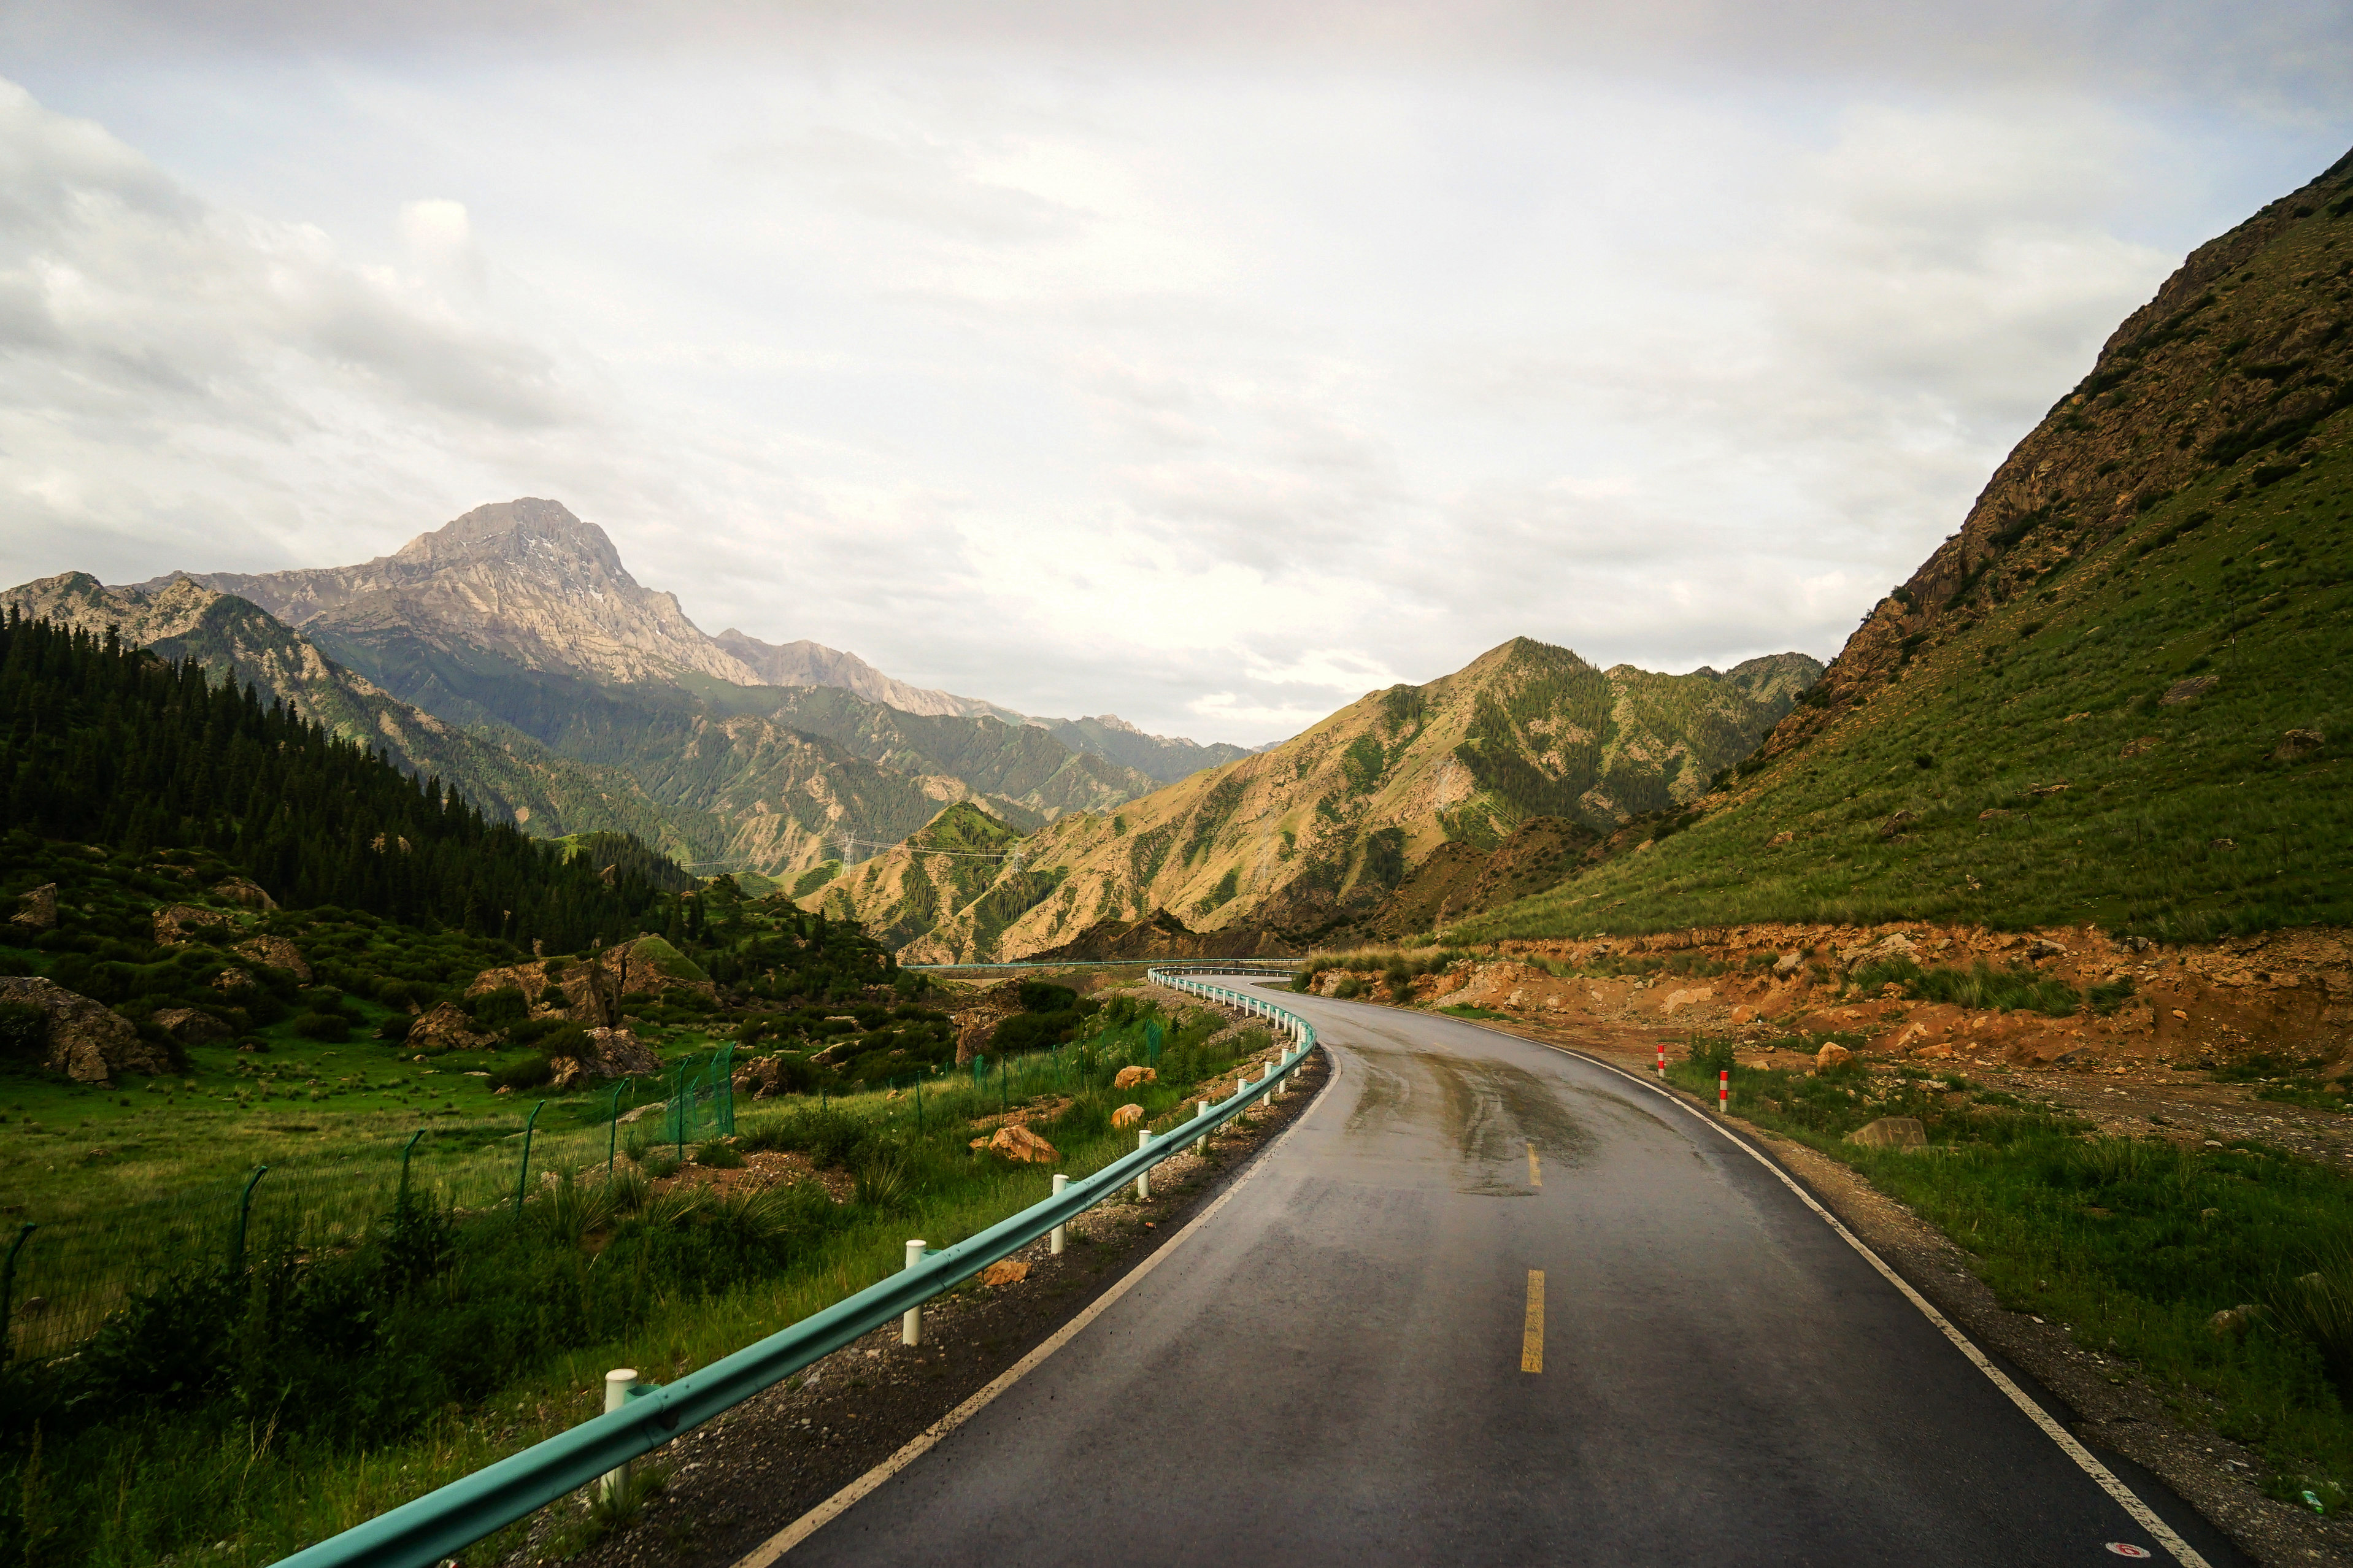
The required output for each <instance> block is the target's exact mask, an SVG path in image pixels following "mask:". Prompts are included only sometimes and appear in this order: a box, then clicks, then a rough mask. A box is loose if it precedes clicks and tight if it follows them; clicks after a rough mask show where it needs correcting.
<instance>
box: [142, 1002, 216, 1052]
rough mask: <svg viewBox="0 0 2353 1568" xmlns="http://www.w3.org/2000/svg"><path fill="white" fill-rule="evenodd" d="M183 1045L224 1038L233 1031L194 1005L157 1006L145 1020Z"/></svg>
mask: <svg viewBox="0 0 2353 1568" xmlns="http://www.w3.org/2000/svg"><path fill="white" fill-rule="evenodd" d="M147 1021H148V1022H149V1023H151V1024H153V1025H154V1026H156V1027H157V1028H159V1029H161V1030H163V1031H164V1033H165V1034H167V1035H169V1036H171V1037H173V1038H174V1039H175V1040H177V1041H179V1042H180V1043H181V1044H182V1045H184V1046H197V1045H202V1044H203V1043H204V1042H205V1041H206V1040H225V1039H227V1038H228V1037H229V1036H230V1035H231V1034H232V1033H233V1032H234V1031H232V1030H231V1029H230V1028H229V1026H227V1024H224V1023H222V1022H221V1021H220V1020H219V1019H218V1018H216V1017H214V1016H212V1015H211V1014H210V1013H205V1012H199V1011H198V1010H197V1009H195V1008H194V1007H158V1008H157V1009H156V1010H155V1014H154V1016H153V1017H151V1018H149V1019H148V1020H147Z"/></svg>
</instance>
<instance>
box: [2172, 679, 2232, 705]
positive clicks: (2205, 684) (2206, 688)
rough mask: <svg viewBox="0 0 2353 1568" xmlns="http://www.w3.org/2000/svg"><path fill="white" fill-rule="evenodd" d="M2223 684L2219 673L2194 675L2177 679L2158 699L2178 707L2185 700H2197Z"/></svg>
mask: <svg viewBox="0 0 2353 1568" xmlns="http://www.w3.org/2000/svg"><path fill="white" fill-rule="evenodd" d="M2221 684H2222V678H2221V676H2219V675H2193V676H2191V677H2190V678H2189V679H2187V680H2177V681H2175V682H2174V683H2173V684H2172V685H2171V686H2168V687H2167V688H2166V689H2165V695H2164V696H2162V697H2160V698H2158V702H2160V703H2162V704H2163V705H2164V706H2166V707H2168V708H2178V707H2179V706H2180V705H2181V704H2182V703H2184V702H2195V701H2197V700H2199V699H2200V697H2203V696H2205V695H2206V694H2207V693H2208V692H2210V691H2211V690H2213V689H2215V688H2216V687H2218V686H2220V685H2221Z"/></svg>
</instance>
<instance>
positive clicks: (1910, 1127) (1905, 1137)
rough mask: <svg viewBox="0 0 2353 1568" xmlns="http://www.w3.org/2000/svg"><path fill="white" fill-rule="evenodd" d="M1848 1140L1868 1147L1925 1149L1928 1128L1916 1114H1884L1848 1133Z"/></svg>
mask: <svg viewBox="0 0 2353 1568" xmlns="http://www.w3.org/2000/svg"><path fill="white" fill-rule="evenodd" d="M1846 1141H1847V1142H1850V1143H1860V1144H1862V1146H1863V1147H1864V1148H1866V1149H1925V1148H1926V1147H1927V1146H1928V1130H1927V1129H1926V1128H1925V1127H1923V1126H1921V1125H1920V1119H1919V1118H1918V1117H1916V1116H1883V1117H1881V1118H1880V1119H1879V1120H1878V1121H1873V1122H1867V1123H1865V1124H1864V1125H1862V1126H1861V1127H1858V1128H1856V1129H1855V1130H1854V1131H1852V1132H1850V1133H1848V1134H1847V1135H1846Z"/></svg>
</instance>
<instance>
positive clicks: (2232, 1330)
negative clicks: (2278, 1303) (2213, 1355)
mask: <svg viewBox="0 0 2353 1568" xmlns="http://www.w3.org/2000/svg"><path fill="white" fill-rule="evenodd" d="M2262 1316H2263V1309H2262V1308H2261V1307H2259V1306H2257V1305H2255V1304H2254V1303H2253V1302H2252V1301H2246V1302H2242V1303H2241V1304H2240V1305H2238V1306H2236V1307H2225V1308H2223V1309H2222V1310H2221V1311H2219V1312H2217V1313H2215V1314H2214V1315H2213V1316H2212V1317H2211V1318H2209V1319H2207V1320H2206V1327H2207V1330H2208V1331H2210V1332H2211V1333H2212V1334H2213V1336H2214V1337H2215V1338H2216V1339H2218V1340H2235V1339H2237V1338H2239V1337H2240V1336H2241V1335H2242V1334H2244V1333H2245V1332H2246V1331H2248V1330H2249V1329H2252V1328H2253V1327H2254V1326H2255V1321H2256V1320H2257V1319H2259V1318H2261V1317H2262Z"/></svg>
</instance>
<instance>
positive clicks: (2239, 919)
mask: <svg viewBox="0 0 2353 1568" xmlns="http://www.w3.org/2000/svg"><path fill="white" fill-rule="evenodd" d="M2338 423H2339V424H2340V425H2341V424H2344V423H2345V421H2344V420H2343V419H2342V418H2341V417H2340V419H2339V421H2338ZM2331 428H2332V429H2334V428H2335V426H2332V427H2331ZM2342 438H2343V437H2342V436H2341V435H2340V436H2338V437H2337V439H2339V440H2341V439H2342ZM2245 479H2246V476H2245V475H2244V474H2242V473H2240V472H2237V471H2235V470H2223V471H2221V472H2219V473H2211V474H2209V475H2208V476H2207V477H2206V478H2205V479H2200V481H2198V482H2196V483H2194V484H2192V485H2190V486H2189V487H2188V488H2186V489H2183V490H2182V491H2181V493H2179V494H2178V495H2176V496H2174V497H2173V498H2172V499H2171V500H2168V501H2166V502H2164V503H2163V504H2162V505H2160V506H2158V507H2157V508H2156V509H2155V510H2152V511H2151V512H2150V513H2149V514H2148V515H2147V518H2146V519H2144V520H2143V521H2141V523H2140V524H2139V525H2138V527H2137V530H2134V531H2126V532H2125V533H2122V534H2119V535H2116V536H2114V537H2111V538H2109V539H2108V540H2106V541H2105V542H2102V543H2099V544H2097V545H2096V546H2091V547H2087V548H2086V549H2085V550H2084V552H2082V553H2081V554H2080V555H2078V556H2076V557H2074V558H2072V559H2068V560H2065V561H2063V563H2061V564H2060V565H2059V567H2058V568H2057V569H2056V571H2055V574H2052V575H2051V576H2050V577H2048V578H2047V579H2045V580H2043V581H2042V583H2041V584H2039V585H2037V586H2033V587H2031V589H2030V590H2029V591H2026V592H2022V593H2021V595H2019V596H2017V597H2015V598H2012V599H2011V600H2010V602H2008V603H2007V604H2003V605H1996V606H1993V607H1991V608H1989V609H1988V610H1986V611H1985V612H1984V614H1983V616H1982V618H1981V619H1978V618H1973V617H1968V616H1964V617H1957V618H1955V619H1952V620H1948V622H1947V623H1946V625H1945V626H1944V629H1943V630H1942V631H1940V632H1939V633H1938V634H1937V639H1940V640H1932V641H1931V642H1930V643H1929V644H1928V645H1927V646H1926V647H1923V648H1921V649H1920V650H1919V651H1918V653H1917V655H1916V657H1915V658H1914V659H1913V660H1912V662H1910V663H1909V664H1907V665H1906V666H1905V667H1904V668H1903V669H1902V672H1901V674H1900V675H1899V676H1898V677H1897V678H1896V679H1894V682H1893V683H1892V684H1890V685H1887V686H1885V687H1883V688H1881V689H1879V690H1878V691H1877V693H1876V694H1875V695H1874V696H1873V698H1872V700H1871V701H1870V703H1869V704H1868V705H1867V706H1865V707H1862V708H1857V709H1853V710H1849V711H1848V712H1846V713H1845V714H1844V715H1843V716H1841V718H1840V719H1839V720H1838V721H1836V722H1835V724H1834V725H1833V726H1832V727H1831V728H1830V729H1829V730H1827V731H1824V732H1822V733H1821V734H1819V735H1817V736H1816V737H1815V738H1814V739H1813V740H1812V741H1811V742H1809V743H1808V744H1806V745H1804V746H1801V747H1799V748H1798V749H1796V750H1795V751H1792V752H1788V753H1785V754H1784V755H1782V756H1781V757H1779V758H1777V759H1775V760H1774V761H1773V762H1771V763H1767V764H1765V765H1764V766H1763V767H1762V768H1761V770H1759V771H1757V773H1755V774H1754V775H1753V776H1752V777H1750V778H1747V779H1745V780H1742V781H1739V782H1737V783H1736V784H1732V785H1731V786H1730V790H1731V792H1732V795H1726V796H1717V797H1715V799H1714V801H1713V803H1712V805H1711V808H1710V810H1709V813H1708V815H1706V816H1704V818H1702V819H1701V820H1699V821H1697V822H1696V823H1694V824H1693V825H1691V826H1687V827H1685V828H1683V830H1682V831H1680V832H1676V833H1673V834H1672V835H1671V836H1667V837H1660V838H1659V839H1658V840H1657V841H1656V842H1654V843H1652V844H1651V847H1649V848H1648V849H1647V850H1646V851H1645V852H1643V853H1641V854H1639V855H1635V854H1623V855H1620V856H1618V857H1616V858H1613V859H1611V860H1609V861H1608V862H1606V863H1604V864H1603V865H1601V866H1599V867H1598V868H1594V869H1592V870H1590V871H1588V872H1586V873H1585V874H1583V875H1581V876H1578V877H1577V878H1575V879H1571V880H1568V881H1566V882H1564V883H1562V884H1561V885H1559V886H1558V887H1556V888H1554V889H1550V890H1548V891H1546V892H1544V893H1540V894H1537V895H1535V896H1534V897H1532V898H1529V899H1526V900H1522V901H1520V902H1518V903H1515V904H1511V905H1507V906H1504V908H1501V909H1499V910H1493V911H1492V912H1490V913H1487V914H1483V915H1479V916H1474V917H1472V918H1471V919H1468V920H1466V921H1462V922H1461V924H1459V925H1457V926H1455V927H1454V928H1452V929H1451V930H1450V931H1447V932H1446V933H1444V934H1445V935H1446V937H1447V939H1448V940H1450V941H1453V942H1487V941H1493V940H1498V939H1505V938H1533V937H1548V936H1550V937H1557V936H1574V935H1597V934H1601V933H1604V932H1641V931H1664V930H1674V929H1682V928H1686V927H1690V926H1694V925H1703V924H1704V925H1716V926H1721V925H1730V924H1736V923H1741V922H1748V921H1818V922H1826V923H1872V922H1884V921H1896V920H1936V921H1954V922H1962V923H1975V924H1980V925H1984V926H1988V927H1993V928H1997V929H2004V930H2017V929H2028V928H2034V927H2041V926H2051V925H2063V924H2086V923H2091V924H2097V925H2099V926H2101V927H2103V928H2105V929H2107V930H2110V931H2117V932H2120V933H2121V932H2133V933H2139V934H2145V935H2147V936H2151V937H2155V938H2158V939H2160V940H2166V941H2201V940H2211V939H2216V938H2220V937H2223V936H2227V935H2230V934H2232V933H2238V932H2247V931H2262V930H2268V929H2273V928H2275V927H2279V926H2291V925H2304V924H2312V923H2353V764H2348V763H2346V762H2345V761H2343V758H2344V754H2345V751H2346V748H2347V747H2348V745H2353V679H2348V673H2353V526H2348V517H2353V453H2348V451H2347V450H2346V449H2345V447H2342V446H2341V445H2339V446H2331V447H2327V449H2325V450H2323V451H2321V452H2320V453H2319V454H2318V455H2317V456H2316V459H2315V460H2314V461H2313V463H2312V464H2311V466H2310V467H2309V468H2306V469H2305V470H2304V471H2303V472H2301V473H2300V474H2298V475H2296V476H2295V477H2294V478H2292V479H2284V480H2282V481H2280V482H2278V483H2275V484H2273V485H2270V486H2265V487H2252V486H2249V485H2248V484H2247V483H2246V482H2245ZM2200 510H2205V511H2211V513H2212V516H2211V518H2210V519H2209V520H2208V521H2205V522H2204V523H2203V524H2202V525H2201V526H2200V527H2198V528H2197V529H2195V530H2194V531H2188V532H2184V533H2181V534H2179V535H2178V536H2176V537H2175V538H2174V539H2173V540H2172V541H2171V542H2168V543H2166V544H2164V545H2163V546H2161V547H2159V548H2157V549H2154V550H2152V551H2151V552H2149V553H2148V554H2147V555H2145V556H2144V555H2137V554H2136V553H2135V552H2134V551H2135V545H2136V543H2137V541H2139V540H2142V539H2144V538H2147V537H2148V536H2150V535H2151V534H2153V533H2157V532H2161V531H2165V530H2167V529H2169V528H2170V527H2172V526H2173V525H2174V524H2175V523H2177V522H2179V521H2182V519H2184V518H2186V517H2187V516H2189V515H2190V514H2192V513H2193V512H2195V511H2200ZM2030 625H2032V626H2034V629H2033V631H2032V633H2031V635H2028V627H2029V626H2030ZM2192 675H2213V676H2217V677H2219V678H2220V679H2221V684H2220V685H2219V686H2218V687H2216V688H2214V689H2211V691H2209V692H2208V693H2207V694H2205V695H2204V696H2202V697H2200V698H2199V699H2198V700H2195V701H2191V702H2188V703H2183V704H2178V705H2170V706H2168V705H2165V704H2162V703H2160V702H2159V701H2158V698H2159V697H2160V696H2162V695H2163V694H2164V693H2165V691H2166V690H2167V689H2168V688H2169V687H2171V686H2172V685H2173V684H2174V683H2175V682H2177V681H2179V680H2180V679H2184V678H2186V677H2189V676H2192ZM2292 729H2300V730H2316V731H2319V732H2321V733H2322V734H2323V735H2324V736H2326V737H2327V742H2326V744H2325V745H2324V746H2323V748H2322V749H2321V750H2320V751H2318V752H2314V753H2311V754H2308V755H2306V756H2302V757H2298V758H2292V759H2281V758H2276V757H2275V756H2274V752H2276V751H2277V750H2278V749H2279V747H2280V743H2281V739H2282V736H2283V735H2284V732H2285V731H2289V730H2292ZM2144 739H2147V740H2148V741H2149V742H2151V743H2149V744H2148V745H2147V746H2146V748H2145V749H2142V750H2138V751H2137V752H2134V754H2132V755H2129V756H2127V755H2125V754H2123V753H2124V752H2126V750H2127V748H2128V747H2130V746H2132V745H2134V744H2136V743H2138V742H2142V741H2143V740H2144ZM1921 758H1926V759H1927V761H1928V763H1929V765H1928V766H1926V767H1923V766H1920V765H1919V759H1921ZM2061 782H2064V783H2065V784H2067V788H2066V789H2065V790H2063V791H2060V792H2056V793H2051V794H2043V795H2037V794H2036V793H2034V792H2035V791H2037V790H2038V789H2042V788H2045V787H2047V786H2050V785H2052V784H2058V783H2061ZM1734 796H1736V797H1737V804H1731V800H1732V798H1733V797H1734ZM1898 812H1909V813H1911V817H1910V819H1909V820H1908V821H1905V822H1902V823H1897V824H1894V825H1893V828H1892V829H1891V823H1890V819H1891V818H1893V817H1894V815H1895V814H1896V813H1898ZM1784 833H1786V834H1788V835H1791V836H1792V837H1791V839H1790V841H1788V842H1786V843H1782V844H1779V845H1775V844H1773V843H1771V842H1770V841H1771V840H1772V839H1773V838H1775V837H1777V836H1778V835H1780V834H1784Z"/></svg>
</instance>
